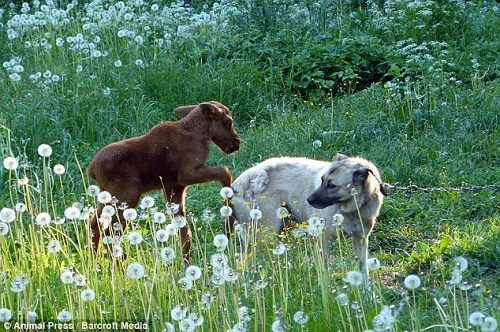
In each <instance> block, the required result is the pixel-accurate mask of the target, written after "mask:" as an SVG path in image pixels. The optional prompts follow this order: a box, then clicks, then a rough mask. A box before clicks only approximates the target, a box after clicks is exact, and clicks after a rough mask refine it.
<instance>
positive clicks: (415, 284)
mask: <svg viewBox="0 0 500 332" xmlns="http://www.w3.org/2000/svg"><path fill="white" fill-rule="evenodd" d="M421 284H422V281H421V280H420V278H419V277H418V276H417V275H414V274H410V275H409V276H407V277H406V278H405V280H404V285H405V287H406V288H407V289H409V290H414V289H417V288H419V287H420V285H421Z"/></svg>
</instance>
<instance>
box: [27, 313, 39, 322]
mask: <svg viewBox="0 0 500 332" xmlns="http://www.w3.org/2000/svg"><path fill="white" fill-rule="evenodd" d="M37 319H38V314H37V313H36V312H34V311H28V312H27V313H26V321H27V322H28V323H34V322H36V321H37Z"/></svg>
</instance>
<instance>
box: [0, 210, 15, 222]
mask: <svg viewBox="0 0 500 332" xmlns="http://www.w3.org/2000/svg"><path fill="white" fill-rule="evenodd" d="M14 220H16V212H15V211H14V210H13V209H11V208H3V209H2V210H0V221H1V222H5V223H11V222H13V221H14Z"/></svg>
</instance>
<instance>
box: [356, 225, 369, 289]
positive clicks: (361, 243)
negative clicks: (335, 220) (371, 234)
mask: <svg viewBox="0 0 500 332" xmlns="http://www.w3.org/2000/svg"><path fill="white" fill-rule="evenodd" d="M352 244H353V247H354V253H355V254H356V256H357V259H358V262H359V268H360V270H361V273H362V274H363V279H364V280H363V284H364V286H365V288H366V289H367V290H369V289H370V279H369V276H368V265H367V261H368V236H364V235H360V234H356V233H355V234H353V237H352Z"/></svg>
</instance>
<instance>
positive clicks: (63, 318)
mask: <svg viewBox="0 0 500 332" xmlns="http://www.w3.org/2000/svg"><path fill="white" fill-rule="evenodd" d="M71 319H73V317H72V316H71V313H70V312H69V311H68V310H66V309H64V310H61V311H60V312H59V313H58V314H57V320H58V321H59V322H61V323H67V322H69V321H71Z"/></svg>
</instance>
